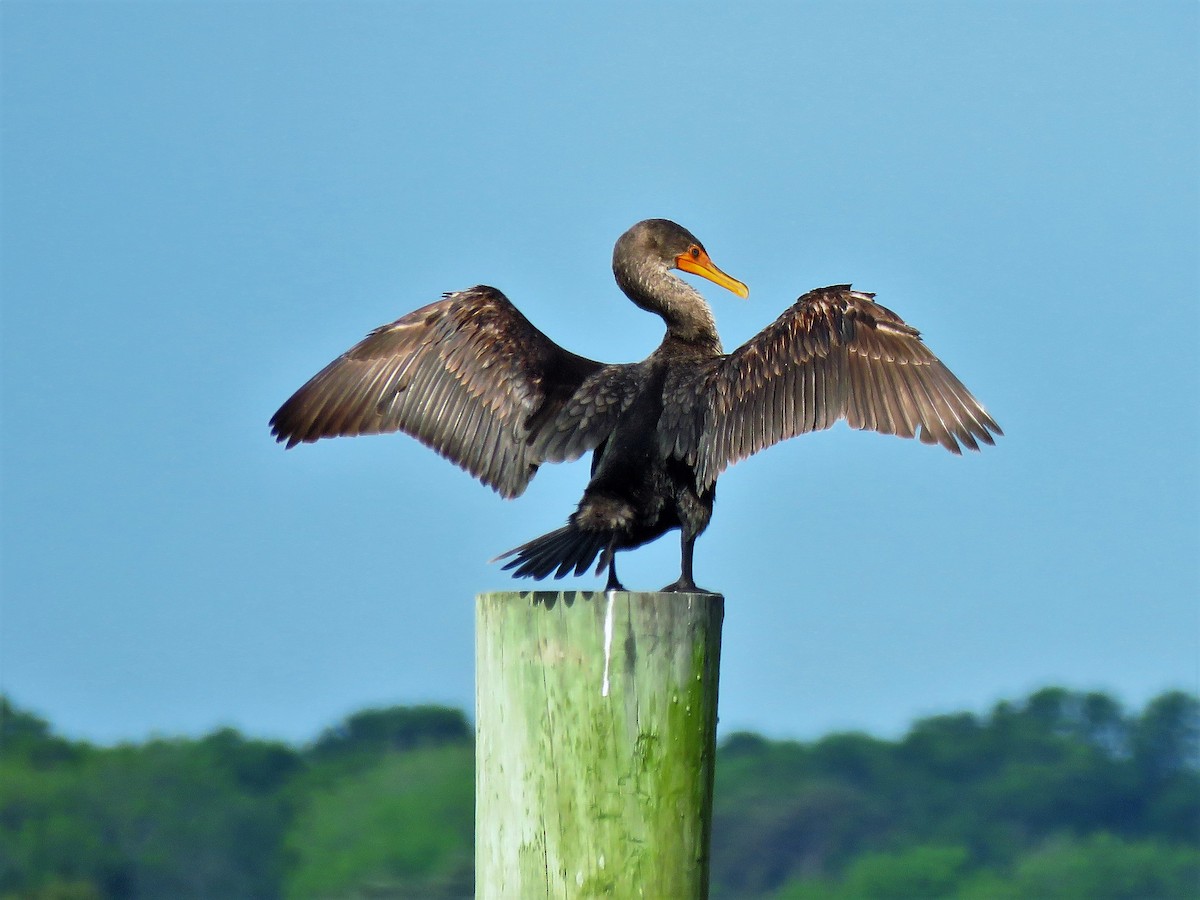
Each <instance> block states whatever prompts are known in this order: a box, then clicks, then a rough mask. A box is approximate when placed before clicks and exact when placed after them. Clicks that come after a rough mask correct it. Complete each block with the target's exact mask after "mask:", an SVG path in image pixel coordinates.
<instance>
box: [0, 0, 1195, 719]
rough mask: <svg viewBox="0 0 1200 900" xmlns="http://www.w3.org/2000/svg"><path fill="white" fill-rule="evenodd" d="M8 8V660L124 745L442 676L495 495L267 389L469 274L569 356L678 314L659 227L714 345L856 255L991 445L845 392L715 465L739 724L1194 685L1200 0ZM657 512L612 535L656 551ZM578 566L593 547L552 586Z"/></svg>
mask: <svg viewBox="0 0 1200 900" xmlns="http://www.w3.org/2000/svg"><path fill="white" fill-rule="evenodd" d="M0 16H2V17H3V22H2V25H3V47H2V50H3V63H2V65H3V73H2V74H3V157H2V165H3V182H2V189H3V204H2V215H3V222H2V228H3V231H2V238H3V319H2V328H3V381H2V388H0V389H2V391H3V394H2V397H3V409H2V438H0V440H2V452H3V456H2V467H3V468H2V474H3V487H2V490H3V494H2V501H3V506H2V510H3V512H2V516H3V521H2V527H3V557H2V560H3V598H2V607H0V688H2V689H3V690H5V691H7V692H8V693H10V694H11V696H12V697H13V698H14V699H15V700H16V701H17V702H18V703H20V704H22V705H25V706H29V707H32V708H34V709H35V710H37V711H39V712H40V713H42V714H44V715H47V716H49V717H50V718H51V719H52V720H53V721H54V722H55V723H56V724H58V725H59V726H60V727H61V728H62V729H63V730H65V731H66V732H67V733H68V734H71V735H74V736H81V737H88V738H91V739H95V740H102V741H111V740H118V739H124V738H140V737H144V736H145V735H147V734H149V733H151V732H158V733H168V734H171V733H192V734H195V733H200V732H202V731H204V730H206V729H209V728H212V727H214V726H217V725H220V724H232V725H235V726H237V727H240V728H243V729H245V730H247V731H249V732H251V733H253V734H260V735H270V736H279V737H285V738H289V739H298V740H299V739H306V738H309V737H312V736H314V735H315V733H316V732H317V730H318V729H319V728H321V727H322V726H324V725H326V724H329V723H330V722H331V721H333V720H335V719H337V718H338V717H340V716H342V715H344V714H346V713H347V712H350V711H352V710H355V709H358V708H361V707H363V706H366V705H371V704H391V703H415V702H429V701H432V702H442V703H449V704H453V705H456V706H461V707H464V708H467V709H469V708H470V707H471V705H472V697H473V673H472V663H473V633H472V630H473V615H474V612H473V596H474V595H475V594H476V593H477V592H480V591H484V590H494V589H505V588H508V587H510V586H521V587H526V586H528V585H527V583H523V582H522V583H516V582H512V581H510V580H509V579H508V578H507V576H506V574H504V573H502V572H501V571H500V570H499V569H498V567H496V566H494V565H489V563H488V560H489V559H491V558H492V557H493V556H494V555H495V554H496V553H498V552H500V551H502V550H505V549H507V548H509V547H512V546H514V545H515V544H517V543H520V542H523V541H525V540H527V539H529V538H531V537H533V536H535V535H538V534H541V533H543V532H545V531H548V530H550V529H552V528H554V527H557V526H558V525H559V524H561V523H562V521H563V520H564V519H565V517H566V515H567V514H568V513H569V512H570V511H571V509H573V507H574V504H575V502H576V501H577V499H578V495H579V493H580V491H581V489H582V486H583V484H584V483H585V480H586V464H584V463H578V464H575V465H573V466H560V467H546V468H544V469H543V470H542V472H541V473H540V474H539V475H538V477H537V479H535V481H534V483H533V484H532V486H531V487H530V489H529V491H528V493H527V494H526V495H525V496H524V497H522V498H520V499H519V500H516V501H512V502H508V501H503V500H501V499H499V498H498V497H497V496H496V495H495V494H493V493H491V492H490V491H489V490H487V489H486V488H483V487H482V486H480V485H479V484H478V483H475V482H473V481H472V480H471V479H470V478H469V477H468V476H466V475H465V474H464V473H462V472H461V471H459V470H458V469H457V468H455V467H453V466H451V465H449V464H447V463H446V462H444V461H443V460H440V459H439V458H437V457H436V456H435V455H434V454H432V453H431V452H430V451H428V450H426V449H425V448H423V447H421V446H420V445H418V444H417V443H416V442H415V441H412V440H411V439H408V438H406V437H403V436H388V437H373V438H359V439H354V440H338V441H327V442H322V443H320V444H318V445H314V446H304V447H301V448H298V449H296V450H293V451H290V452H286V453H285V452H284V451H283V450H282V449H281V448H280V447H278V446H277V445H276V444H274V442H273V441H272V440H271V438H270V436H269V434H268V431H267V424H266V423H267V419H268V418H269V417H270V415H271V414H272V412H274V410H275V409H276V407H277V406H278V405H279V404H280V403H281V402H282V401H283V400H284V399H286V398H287V396H288V395H289V394H290V393H291V392H292V391H293V390H294V389H295V388H297V387H299V386H300V385H301V384H302V383H303V382H304V381H305V380H306V379H307V378H308V377H309V376H311V375H312V374H314V373H315V372H316V371H317V370H318V369H320V368H321V367H322V366H323V365H325V363H326V362H328V361H329V360H330V359H332V358H333V357H334V356H336V355H337V354H338V353H340V352H341V351H342V350H344V349H346V348H347V347H349V346H350V345H351V344H353V343H354V342H355V341H357V340H358V339H359V338H360V337H361V336H362V335H364V334H365V333H366V332H367V331H368V330H370V329H371V328H373V327H374V326H376V325H379V324H381V323H384V322H388V321H391V320H392V319H394V318H396V317H398V316H400V315H401V314H403V313H405V312H407V311H409V310H411V309H414V308H416V307H418V306H421V305H423V304H425V303H428V302H430V301H432V300H434V299H436V298H437V297H438V296H439V295H440V294H441V292H443V291H446V290H455V289H459V288H463V287H467V286H470V285H473V284H476V283H480V282H483V283H490V284H494V285H496V286H498V287H499V288H501V289H502V290H503V291H505V293H507V294H508V296H509V297H510V298H511V299H513V301H514V302H516V303H517V305H518V306H520V307H521V309H522V310H523V311H524V312H525V313H526V314H527V315H528V316H529V318H530V319H532V321H533V322H534V323H536V324H537V325H538V326H539V327H541V328H542V329H543V330H544V331H546V332H547V333H548V334H549V335H550V336H551V337H552V338H554V339H555V340H557V341H559V342H560V343H562V344H563V345H564V346H566V347H568V348H570V349H572V350H574V351H576V352H579V353H583V354H585V355H588V356H591V357H593V358H599V359H604V360H608V361H613V362H621V361H629V360H634V359H639V358H641V357H643V356H644V355H646V354H647V353H648V352H649V351H650V350H651V349H653V347H654V346H655V345H656V344H657V342H658V341H659V339H660V338H661V334H662V327H661V323H660V322H659V321H658V320H657V319H656V318H654V317H651V316H648V315H647V314H646V313H644V312H642V311H640V310H638V309H636V308H634V307H633V306H632V305H631V304H629V303H628V302H627V301H626V300H625V299H624V298H623V297H622V296H621V294H620V293H619V292H618V290H617V288H616V286H615V285H614V284H613V282H612V277H611V272H610V269H609V261H610V255H611V251H612V244H613V241H614V240H615V239H616V237H617V236H618V235H619V234H620V233H621V232H622V231H623V230H624V229H625V228H626V227H628V226H629V225H630V224H632V223H633V222H635V221H637V220H639V219H642V218H647V217H651V216H664V217H668V218H673V219H675V220H677V221H679V222H681V223H682V224H684V225H685V226H686V227H688V228H689V229H690V230H692V231H693V232H694V233H696V234H697V235H698V236H699V237H700V238H701V240H703V241H704V242H705V244H706V245H707V247H708V250H709V251H710V253H711V254H712V256H713V259H714V260H715V261H716V262H717V264H718V265H720V266H721V267H722V268H723V269H725V270H726V271H728V272H729V273H731V274H732V275H734V276H736V277H737V278H740V279H742V280H743V281H745V282H746V283H747V284H748V285H749V286H750V290H751V295H750V300H749V302H743V301H740V300H738V299H736V298H734V297H733V296H732V295H728V294H725V293H724V292H722V291H720V289H718V288H715V287H713V286H711V285H708V284H707V283H706V282H700V283H699V284H700V286H701V288H702V289H703V290H704V292H705V293H706V294H707V295H708V296H709V297H710V299H711V301H712V303H713V305H714V309H715V311H716V316H717V320H718V324H719V327H720V329H721V331H722V334H723V336H724V340H725V343H726V346H727V347H734V346H737V345H738V344H740V343H742V342H743V341H745V340H747V339H748V338H750V337H751V336H752V335H753V334H754V333H755V332H757V331H758V330H759V329H760V328H762V327H763V326H765V325H766V324H768V323H769V322H770V321H771V320H772V319H774V317H775V316H776V315H778V314H779V312H780V311H782V310H783V309H784V308H785V307H786V306H787V305H789V304H790V303H791V302H792V301H793V300H794V299H795V297H796V296H798V295H799V294H800V293H802V292H803V291H805V290H807V289H809V288H811V287H815V286H819V285H824V284H829V283H836V282H844V281H853V282H854V283H855V285H856V286H858V287H860V288H861V289H864V290H871V291H875V292H877V293H878V295H879V299H880V301H881V302H883V303H884V304H886V305H888V306H889V307H891V308H893V309H895V310H896V311H897V312H899V313H900V314H901V315H902V316H904V317H905V318H906V319H907V320H908V321H909V322H910V323H911V324H914V325H915V326H917V327H918V328H920V329H921V330H922V331H923V332H924V334H925V337H926V339H927V341H928V342H929V344H930V346H931V347H932V348H933V350H934V352H936V353H938V354H939V355H940V356H941V358H942V359H943V360H944V361H945V362H946V363H947V364H948V365H949V366H950V367H951V368H952V369H953V370H954V371H955V373H956V374H958V376H959V377H960V378H961V379H962V380H963V381H964V382H965V383H966V384H967V385H968V386H969V387H970V388H971V389H972V391H974V392H975V393H976V395H977V396H979V397H980V398H981V399H982V400H983V402H984V403H985V404H986V405H987V406H988V408H989V410H990V411H991V412H992V413H993V414H994V416H995V417H996V418H997V420H998V421H999V422H1000V423H1001V425H1002V426H1003V427H1004V429H1005V432H1006V434H1007V436H1006V437H1005V438H1003V439H1002V440H1001V441H1000V442H999V444H998V446H997V447H995V448H989V449H987V450H986V451H985V452H984V453H982V454H979V455H974V454H972V455H970V456H969V457H966V458H962V459H959V458H955V457H952V456H950V455H949V454H947V453H944V452H942V451H941V450H939V449H936V448H930V447H926V446H921V445H919V444H916V443H914V442H909V441H901V440H898V439H895V438H887V437H882V436H878V435H872V434H864V433H859V432H852V431H850V430H848V429H846V428H845V427H844V426H838V427H837V428H835V429H834V430H833V431H830V432H826V433H822V434H818V435H811V436H806V437H802V438H800V439H797V440H794V441H790V442H788V443H786V444H783V445H779V446H776V447H774V448H772V449H770V450H768V451H766V452H765V453H763V454H760V455H759V456H757V457H754V458H753V459H751V460H748V461H746V462H743V463H740V464H739V465H737V466H735V467H733V468H732V469H731V470H729V471H728V472H727V473H726V474H725V476H724V477H723V478H722V480H721V483H720V486H719V490H718V499H717V507H716V514H715V517H714V520H713V524H712V526H711V527H710V529H709V530H708V532H707V533H706V534H705V535H704V536H703V537H702V538H701V539H700V542H699V545H698V548H697V568H696V578H697V581H698V582H699V583H701V584H704V585H706V586H710V587H714V588H718V589H720V590H722V591H723V592H724V593H725V595H726V597H727V613H726V622H725V634H724V656H723V667H722V683H721V723H722V728H723V729H725V730H729V729H733V728H754V729H757V730H760V731H763V732H766V733H768V734H771V735H777V736H795V737H811V736H815V735H818V734H822V733H824V732H826V731H829V730H832V729H843V728H862V729H867V730H869V731H873V732H876V733H880V734H892V733H895V732H897V731H898V730H899V729H901V728H902V727H903V726H904V725H905V723H907V722H909V721H910V720H911V719H912V718H913V717H914V716H917V715H922V714H927V713H931V712H937V711H944V710H949V709H958V708H964V707H965V708H972V709H982V708H986V706H987V705H989V704H990V703H991V702H993V701H994V700H996V699H998V698H1001V697H1011V696H1016V695H1019V694H1021V693H1022V692H1024V691H1026V690H1028V689H1030V688H1034V687H1037V686H1041V685H1043V684H1047V683H1058V684H1065V685H1068V686H1070V687H1074V688H1081V689H1093V688H1095V689H1103V690H1107V691H1111V692H1113V693H1115V694H1116V695H1117V696H1118V697H1120V698H1122V699H1123V700H1124V701H1126V702H1127V703H1130V704H1138V703H1141V702H1143V701H1144V700H1145V699H1146V698H1148V697H1149V696H1151V695H1153V694H1155V693H1157V692H1159V691H1161V690H1164V689H1168V688H1174V687H1183V688H1187V689H1192V690H1195V689H1196V688H1197V666H1198V659H1200V613H1198V597H1200V564H1198V562H1197V559H1198V554H1197V550H1198V549H1200V499H1198V498H1200V485H1198V483H1197V482H1198V479H1197V472H1198V465H1197V462H1198V449H1200V448H1198V444H1200V442H1198V440H1197V438H1198V434H1197V432H1198V427H1197V404H1196V397H1197V393H1198V391H1197V389H1198V388H1200V372H1198V367H1197V334H1198V331H1197V325H1198V324H1200V323H1198V321H1197V319H1198V318H1200V304H1198V302H1197V301H1198V298H1200V290H1198V287H1200V283H1198V282H1200V274H1198V263H1197V247H1198V246H1200V225H1198V222H1200V178H1198V171H1197V150H1198V148H1200V122H1198V115H1200V114H1198V112H1197V110H1198V109H1200V104H1198V102H1197V101H1198V96H1197V94H1198V84H1200V77H1198V63H1197V59H1198V56H1197V53H1196V49H1197V43H1198V34H1200V31H1198V13H1197V7H1196V5H1195V4H1192V3H1183V2H1180V3H1144V4H1138V5H1134V4H1126V3H1115V4H1107V3H1088V4H1078V3H995V4H982V3H976V4H957V3H907V4H905V3H884V4H878V3H851V4H844V3H812V4H783V3H781V4H751V5H749V6H745V5H740V4H739V5H736V6H735V5H733V4H721V5H717V4H713V5H706V4H703V3H688V4H657V5H655V4H651V5H645V4H636V5H635V4H629V5H606V6H603V7H602V6H600V5H589V6H585V5H583V4H580V5H577V6H572V7H569V8H562V7H558V6H553V5H550V4H504V3H489V4H468V3H446V4H402V3H394V4H387V3H306V4H298V5H287V4H274V3H272V4H267V3H261V4H237V3H221V4H218V3H172V4H161V3H144V4H143V3H119V4H118V3H79V4H72V3H40V2H39V3H28V2H9V3H5V4H4V6H3V8H2V9H0ZM677 566H678V544H677V541H676V540H675V539H674V537H668V538H666V539H664V540H663V541H660V542H659V543H658V544H657V545H654V546H652V547H649V548H645V549H643V550H640V551H638V552H636V553H633V554H625V555H624V556H623V558H622V564H621V575H622V579H623V580H624V581H625V583H626V584H627V585H629V586H630V587H633V588H640V589H654V588H657V587H658V586H660V585H662V584H665V583H667V582H668V581H671V580H673V579H674V578H675V577H676V575H677V574H678V568H677ZM567 584H574V585H576V586H580V587H599V586H602V582H601V580H599V579H581V580H580V581H578V582H567Z"/></svg>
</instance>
